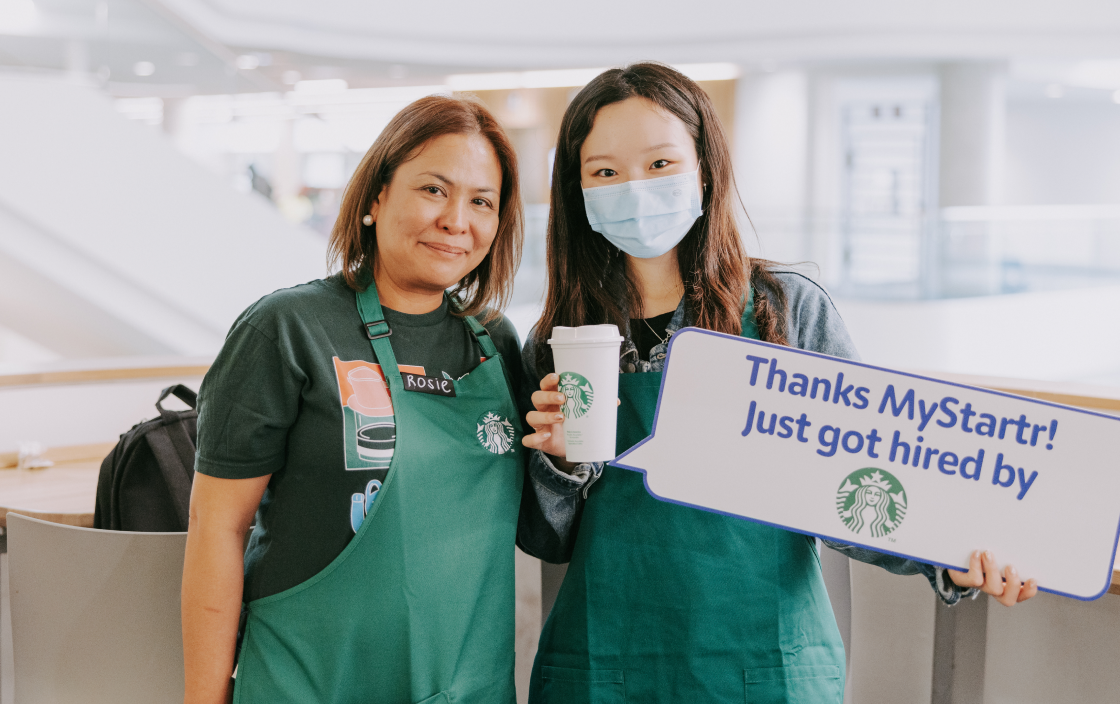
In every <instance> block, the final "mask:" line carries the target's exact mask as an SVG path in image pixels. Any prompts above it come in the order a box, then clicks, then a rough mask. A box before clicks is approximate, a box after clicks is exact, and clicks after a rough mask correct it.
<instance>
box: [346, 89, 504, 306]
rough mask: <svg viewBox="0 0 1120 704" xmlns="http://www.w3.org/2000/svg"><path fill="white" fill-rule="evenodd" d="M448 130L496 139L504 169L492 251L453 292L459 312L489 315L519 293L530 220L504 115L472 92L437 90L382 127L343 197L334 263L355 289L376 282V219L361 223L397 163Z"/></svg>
mask: <svg viewBox="0 0 1120 704" xmlns="http://www.w3.org/2000/svg"><path fill="white" fill-rule="evenodd" d="M445 134H479V135H482V136H483V137H485V138H486V139H487V140H489V142H490V144H491V146H493V147H494V153H495V154H496V155H497V157H498V163H499V164H500V165H501V168H502V190H501V194H500V196H499V202H498V232H497V234H496V235H495V236H494V242H493V243H492V244H491V245H490V251H489V252H488V253H487V255H486V257H485V258H484V259H483V260H482V262H481V263H479V265H478V266H477V267H475V268H474V270H472V271H471V272H469V273H468V274H467V275H466V276H464V277H463V278H462V279H461V280H460V281H459V283H458V284H456V285H455V287H454V288H453V289H452V290H451V293H452V295H454V296H458V297H460V298H461V300H462V306H461V308H460V310H458V311H454V307H452V309H453V311H454V312H456V313H457V314H459V315H477V314H478V313H479V312H480V311H482V310H483V308H489V313H488V314H487V316H486V317H487V318H489V317H493V316H494V315H496V314H497V311H499V310H501V309H502V308H504V307H505V305H506V304H507V303H508V302H509V298H510V294H511V293H512V292H513V275H514V274H515V273H516V272H517V266H518V264H520V263H521V243H522V239H523V237H524V231H523V227H522V223H523V220H524V214H523V206H522V204H521V186H520V182H519V180H518V175H517V156H516V154H515V153H514V150H513V145H512V144H510V141H509V137H507V136H506V133H505V130H503V129H502V127H501V125H499V124H498V121H497V120H496V119H495V118H494V116H493V115H491V114H490V111H488V110H487V109H486V108H485V107H483V106H482V104H481V103H479V102H478V101H477V100H474V99H473V98H468V97H464V98H451V97H448V96H443V95H430V96H428V97H426V98H421V99H419V100H417V101H416V102H414V103H412V104H410V105H408V106H407V107H405V108H404V109H403V110H401V111H400V112H398V113H397V114H396V116H395V117H393V119H392V120H390V122H389V124H388V125H387V126H386V127H385V129H384V130H382V131H381V134H380V135H378V137H377V139H376V141H374V143H373V146H371V147H370V148H369V151H367V152H366V155H365V156H364V157H362V162H361V163H360V164H359V165H358V168H357V170H356V171H355V172H354V175H353V176H352V177H351V178H350V183H349V184H347V186H346V192H345V194H344V195H343V196H342V205H341V208H340V209H339V214H338V220H337V221H336V222H335V224H334V229H333V230H332V231H331V239H330V244H329V247H328V250H327V261H328V264H329V265H330V266H331V267H333V266H334V265H335V264H341V270H342V272H341V273H342V276H343V278H344V279H345V280H346V284H347V285H348V286H349V287H350V288H352V289H354V290H355V291H358V290H362V289H363V288H365V286H366V283H367V282H368V281H371V280H372V275H373V268H372V265H373V260H374V257H375V256H376V254H377V223H374V224H372V225H364V224H362V218H363V217H364V216H365V215H366V214H368V213H369V211H370V208H371V207H373V202H374V201H375V200H376V199H377V197H378V196H379V195H380V194H381V189H382V188H383V187H384V186H387V185H389V183H390V182H391V181H392V180H393V174H394V173H396V170H397V168H398V167H399V166H400V165H401V164H403V163H404V162H406V161H408V160H409V159H411V158H413V157H414V156H416V155H417V154H418V153H419V152H420V150H421V149H423V147H424V145H426V144H427V143H428V142H429V141H431V140H432V139H435V138H436V137H442V136H443V135H445Z"/></svg>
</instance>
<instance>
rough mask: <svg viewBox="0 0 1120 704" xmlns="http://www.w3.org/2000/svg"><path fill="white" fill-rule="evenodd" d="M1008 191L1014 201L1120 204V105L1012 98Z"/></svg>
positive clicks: (1026, 203) (1008, 147)
mask: <svg viewBox="0 0 1120 704" xmlns="http://www.w3.org/2000/svg"><path fill="white" fill-rule="evenodd" d="M1004 192H1005V201H1006V202H1007V203H1008V204H1010V205H1052V204H1085V203H1091V204H1102V203H1120V105H1117V104H1115V103H1111V102H1105V101H1104V100H1101V101H1099V102H1090V101H1088V100H1071V99H1056V100H1047V101H1045V102H1043V101H1037V100H1036V101H1026V100H1022V101H1012V102H1010V103H1009V104H1008V106H1007V176H1006V182H1005V189H1004Z"/></svg>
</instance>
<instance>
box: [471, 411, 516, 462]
mask: <svg viewBox="0 0 1120 704" xmlns="http://www.w3.org/2000/svg"><path fill="white" fill-rule="evenodd" d="M475 435H476V436H477V437H478V441H479V442H480V443H482V446H483V447H485V448H486V449H487V450H489V451H490V452H493V453H494V454H495V455H504V454H505V453H507V452H512V451H513V439H514V431H513V424H512V423H510V422H509V420H507V419H505V418H503V417H502V416H500V415H498V414H497V413H494V412H493V411H490V412H487V413H483V414H482V415H481V416H479V417H478V430H477V431H476V433H475Z"/></svg>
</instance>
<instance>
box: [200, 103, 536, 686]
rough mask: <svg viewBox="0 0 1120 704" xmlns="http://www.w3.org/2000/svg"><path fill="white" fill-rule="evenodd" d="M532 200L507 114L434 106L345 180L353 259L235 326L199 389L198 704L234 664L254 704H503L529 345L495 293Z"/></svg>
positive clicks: (272, 297)
mask: <svg viewBox="0 0 1120 704" xmlns="http://www.w3.org/2000/svg"><path fill="white" fill-rule="evenodd" d="M521 207H522V206H521V200H520V194H519V192H518V176H517V163H516V160H515V157H514V152H513V148H512V147H511V145H510V143H509V140H508V139H507V137H506V135H505V133H504V132H503V130H502V128H501V127H500V126H499V125H498V123H497V121H496V120H495V119H494V118H493V116H492V115H491V114H490V113H489V112H487V111H486V109H485V108H483V107H482V106H481V105H480V104H477V103H475V102H472V101H469V100H459V99H454V98H447V97H438V96H433V97H429V98H424V99H421V100H419V101H417V102H415V103H413V104H412V105H409V106H408V107H406V108H405V109H404V110H402V111H401V112H400V113H399V114H398V115H397V116H396V117H394V118H393V120H392V121H391V122H390V123H389V125H388V126H387V127H386V128H385V130H384V131H383V132H382V133H381V135H380V136H379V137H378V138H377V141H376V142H374V144H373V146H372V147H370V150H369V152H367V154H366V156H365V158H364V159H363V160H362V163H361V164H360V165H359V166H358V169H357V171H356V172H355V174H354V176H353V178H352V179H351V181H350V184H349V186H348V187H347V190H346V195H345V196H344V197H343V201H342V208H341V213H340V215H339V218H338V221H337V224H336V225H335V229H334V232H333V234H332V236H331V242H330V252H331V254H332V255H333V257H334V258H335V260H336V261H338V262H340V263H341V265H342V266H341V272H340V273H339V274H336V275H334V276H330V277H327V278H326V279H322V280H318V281H312V282H310V283H308V284H304V285H302V286H296V287H294V288H290V289H285V290H282V291H277V292H275V293H272V294H269V295H268V296H265V297H264V298H262V299H261V300H260V301H258V302H257V303H255V304H253V305H252V306H251V307H250V308H249V309H248V310H246V311H245V312H244V313H243V314H242V315H241V317H240V318H239V319H238V320H237V322H236V323H235V324H234V326H233V328H232V329H231V330H230V332H229V335H228V336H227V338H226V342H225V345H224V347H223V348H222V351H221V353H220V354H219V355H218V358H217V360H215V362H214V365H213V367H212V368H211V369H210V372H209V373H208V374H207V375H206V379H205V380H204V382H203V384H202V390H201V393H200V395H199V418H198V459H197V465H196V469H197V473H196V474H195V479H194V489H193V493H192V496H191V506H190V528H189V533H188V536H187V554H186V563H185V568H184V572H183V641H184V643H183V645H184V659H185V665H186V668H185V669H186V700H185V701H186V702H188V703H194V702H209V703H217V702H224V701H226V700H227V698H228V697H229V696H230V695H231V692H230V688H231V687H230V674H231V673H232V672H234V667H235V665H236V667H237V670H236V690H235V692H234V693H233V696H234V700H235V701H237V702H242V703H245V704H248V703H250V702H261V703H265V704H277V703H279V702H292V703H293V704H294V703H299V704H304V703H306V702H394V703H396V702H429V703H431V704H437V703H441V702H442V703H444V704H446V703H448V702H452V701H454V702H477V703H478V704H483V703H485V704H490V703H491V702H502V703H505V704H512V703H513V701H514V690H513V652H514V641H513V639H514V598H513V594H514V592H513V584H514V582H513V550H512V548H513V541H514V534H515V531H516V526H517V514H518V508H519V505H520V500H521V487H522V482H523V476H524V455H525V450H524V449H523V448H520V447H519V445H520V443H519V442H518V439H517V435H518V434H519V432H520V423H519V422H518V418H517V413H518V410H517V408H516V406H515V401H514V399H515V394H516V391H517V385H518V383H519V382H518V380H519V378H520V367H521V361H520V353H519V350H518V341H517V335H516V333H515V332H514V330H513V328H512V326H511V325H510V324H509V322H508V321H506V320H505V319H504V318H502V317H501V316H500V315H497V314H490V313H488V312H487V309H488V308H490V307H498V306H500V305H501V304H502V303H503V302H504V301H505V300H506V298H507V297H508V294H509V292H510V290H511V288H512V284H513V273H514V271H515V270H516V268H517V263H518V259H519V257H520V252H521V237H522V231H521V212H522V211H521ZM475 316H478V319H476V317H475ZM480 321H481V322H480ZM480 359H484V361H480ZM254 514H255V518H254ZM250 525H254V528H253V532H252V535H251V537H250V538H249V543H248V548H247V549H246V550H244V551H243V547H244V538H245V534H246V530H247V529H248V528H249V526H250ZM243 552H244V558H243ZM243 601H244V603H245V612H244V613H245V618H244V620H243V634H244V635H243V637H242V641H241V649H240V657H239V658H236V659H235V642H236V640H237V634H238V616H239V614H241V613H242V602H243Z"/></svg>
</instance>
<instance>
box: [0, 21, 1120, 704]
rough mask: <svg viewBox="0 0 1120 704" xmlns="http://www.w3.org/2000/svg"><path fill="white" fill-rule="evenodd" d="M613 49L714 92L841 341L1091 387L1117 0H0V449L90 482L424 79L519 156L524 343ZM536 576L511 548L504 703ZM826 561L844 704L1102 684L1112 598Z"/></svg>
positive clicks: (540, 607)
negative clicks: (579, 111)
mask: <svg viewBox="0 0 1120 704" xmlns="http://www.w3.org/2000/svg"><path fill="white" fill-rule="evenodd" d="M642 59H655V60H659V61H663V62H666V63H669V64H672V65H674V66H676V67H678V68H679V69H680V70H681V71H683V72H685V73H686V74H688V75H690V76H692V77H693V78H694V79H695V80H697V81H699V82H700V84H701V85H702V86H703V87H704V88H705V90H707V91H708V93H709V94H710V95H711V97H712V99H713V101H714V103H715V105H716V108H717V111H718V113H719V116H720V118H721V120H722V121H723V122H724V125H725V126H726V128H727V131H728V133H729V134H730V135H731V138H732V140H733V149H734V167H735V172H736V177H737V183H738V187H739V190H740V195H741V197H742V200H743V202H744V204H745V206H746V209H747V212H748V213H749V216H750V217H749V220H748V219H747V218H746V217H744V218H743V233H744V238H745V241H746V244H747V246H748V248H749V250H750V251H751V253H752V254H753V255H755V256H761V257H765V258H767V259H771V260H776V261H780V262H786V263H789V264H793V265H796V266H797V267H798V269H799V270H800V271H802V272H803V273H805V274H806V275H807V276H810V277H812V278H813V279H815V280H817V281H819V282H820V283H822V284H823V285H825V286H826V287H827V288H828V289H829V291H830V292H831V294H832V296H833V298H834V300H835V302H836V305H837V307H838V308H839V310H840V312H841V314H842V315H843V317H844V319H845V321H846V322H847V324H848V327H849V329H850V331H851V334H852V337H853V339H854V340H855V342H856V345H857V347H858V348H859V349H860V351H861V353H862V355H863V358H864V359H865V361H868V362H871V363H876V364H882V365H888V366H892V367H897V368H903V369H910V370H917V371H922V372H929V373H933V374H936V375H940V376H943V377H949V378H958V379H964V380H967V381H969V382H970V383H977V384H983V385H988V386H996V387H998V388H1012V389H1020V390H1021V389H1026V388H1028V387H1029V388H1030V389H1038V388H1046V389H1049V390H1050V392H1051V396H1049V397H1048V398H1051V399H1058V400H1062V399H1066V400H1069V399H1074V398H1079V399H1081V401H1078V403H1081V404H1082V405H1085V404H1086V403H1087V401H1086V399H1089V401H1092V403H1090V404H1089V405H1093V404H1095V405H1094V406H1093V407H1096V408H1112V409H1114V410H1113V411H1112V412H1116V411H1115V408H1117V407H1120V406H1118V405H1117V404H1120V354H1118V352H1120V3H1117V2H1115V0H1063V1H1062V2H1058V1H1057V0H939V1H938V2H928V1H927V2H921V1H917V0H847V1H846V2H834V1H829V0H784V1H783V2H760V1H758V0H693V1H692V2H689V3H680V2H676V3H671V2H667V1H666V0H610V1H607V2H604V1H603V0H597V1H592V0H567V2H564V3H528V2H523V1H518V0H490V1H489V2H486V3H475V4H467V3H462V2H452V1H451V0H428V2H425V3H388V2H384V1H383V0H367V1H365V2H357V1H355V0H317V1H316V2H310V1H309V0H267V1H266V0H0V387H3V388H0V391H2V392H3V394H2V395H0V460H3V459H4V457H5V455H4V453H7V455H10V456H9V457H8V459H10V460H11V462H10V464H12V465H15V463H16V457H17V450H19V449H20V448H23V447H25V446H26V447H30V448H32V449H30V450H27V451H26V453H25V454H27V455H28V456H33V455H35V454H36V453H37V452H38V449H36V448H39V445H38V444H36V443H41V444H42V445H43V446H46V447H48V448H57V447H63V448H65V447H69V446H77V445H79V444H82V443H85V447H86V448H87V449H88V454H89V462H90V467H91V470H90V471H91V473H90V476H93V474H92V472H93V470H94V469H95V468H96V463H97V462H99V461H100V457H103V456H104V455H105V453H106V452H107V451H108V450H107V448H108V447H111V443H112V442H114V441H115V438H116V437H117V435H118V434H119V433H121V432H123V431H124V430H126V429H127V428H128V427H129V426H130V425H132V423H134V422H136V421H137V420H139V419H140V418H141V417H143V416H144V415H147V416H151V415H152V414H153V409H152V407H151V404H152V402H153V401H154V400H155V397H156V395H157V394H158V391H159V389H160V388H162V387H163V386H166V385H167V384H168V383H173V382H174V381H184V382H186V383H188V384H190V385H191V386H192V387H195V388H197V384H198V382H199V380H200V378H201V375H202V374H203V373H204V371H205V369H206V367H207V365H208V364H209V362H210V361H211V360H212V358H213V355H214V354H215V353H216V352H217V350H218V349H219V347H220V346H221V344H222V340H223V337H224V335H225V333H226V331H227V329H228V328H229V326H230V325H231V323H232V322H233V320H234V319H235V317H236V316H237V315H238V314H239V313H240V312H241V311H242V310H243V309H244V308H245V307H247V306H248V305H250V304H251V303H252V302H253V301H255V300H257V299H258V298H260V297H261V296H263V295H265V294H267V293H269V292H271V291H273V290H276V289H278V288H283V287H287V286H292V285H295V284H299V283H302V282H305V281H308V280H311V279H315V278H319V277H321V276H323V275H325V274H326V273H327V269H326V261H325V249H326V242H327V237H328V234H329V232H330V229H331V226H332V224H333V222H334V220H335V218H336V216H337V209H338V204H339V200H340V196H341V194H342V191H343V189H344V187H345V185H346V183H347V180H348V179H349V177H350V174H351V173H352V171H353V170H354V168H355V167H356V166H357V164H358V162H359V160H360V159H361V157H362V155H363V154H364V153H365V151H366V150H367V149H368V148H369V146H370V144H371V143H372V142H373V140H374V139H375V138H376V137H377V135H378V133H379V132H380V131H381V129H382V128H383V127H384V125H385V124H386V123H387V122H388V121H389V119H390V118H391V117H392V115H393V114H395V113H396V112H397V111H398V110H399V109H400V108H401V107H403V106H404V105H406V104H408V103H409V102H411V101H412V100H415V99H416V98H419V97H421V96H424V95H429V94H432V93H456V92H470V93H474V94H475V95H477V96H478V97H479V98H480V99H481V100H482V101H484V102H485V103H486V104H487V105H488V106H489V107H490V108H491V109H492V110H493V111H494V113H495V114H496V115H497V116H498V118H499V119H500V120H501V121H502V122H503V124H504V125H505V127H506V128H507V129H508V130H509V133H510V135H511V136H512V139H513V141H514V144H515V146H516V148H517V150H518V154H519V158H520V162H521V167H522V174H523V177H524V184H523V193H524V196H525V205H526V209H527V213H528V232H527V237H526V242H525V251H524V256H523V259H522V266H521V270H520V272H519V274H518V281H517V287H516V292H515V296H514V300H513V302H512V305H511V307H510V308H509V310H508V311H507V315H508V316H509V317H510V318H511V319H512V320H513V321H514V323H515V325H516V326H517V327H518V329H519V331H520V333H521V336H522V338H524V336H525V335H526V334H527V333H528V331H529V328H530V326H531V325H532V324H533V323H534V322H535V320H536V318H537V314H538V311H539V308H540V301H541V295H542V292H543V286H544V280H545V277H544V257H543V255H544V229H545V223H546V220H547V214H548V204H547V203H548V188H549V178H550V168H551V162H552V155H553V147H554V144H555V139H556V133H557V129H558V126H559V121H560V118H561V116H562V114H563V111H564V109H565V107H566V106H567V104H568V102H569V100H570V99H571V98H572V96H573V95H574V93H575V92H576V91H578V90H579V88H580V87H581V86H582V85H584V84H585V83H586V82H587V81H588V80H589V79H590V78H591V77H593V76H594V75H596V74H597V73H598V72H599V71H601V70H602V69H603V68H606V67H610V66H618V65H622V64H625V63H627V62H632V61H637V60H642ZM954 375H957V376H956V377H954ZM959 375H972V376H967V377H961V376H959ZM995 377H999V379H995ZM1009 378H1010V379H1019V380H1029V384H1028V385H1018V386H1017V385H1015V384H1012V383H1011V382H1010V381H1009ZM1048 384H1049V386H1047V385H1048ZM1054 394H1057V395H1054ZM1090 397H1091V398H1090ZM1102 399H1104V400H1102ZM1069 402H1071V403H1073V402H1075V401H1069ZM29 443H30V444H29ZM48 456H49V453H48ZM61 456H62V455H58V456H57V457H61ZM57 457H56V459H57ZM20 461H22V460H20ZM0 466H3V463H2V462H0ZM1106 470H1107V471H1110V470H1109V468H1108V467H1106V466H1105V465H1103V464H1102V471H1106ZM826 568H827V565H826ZM827 569H831V568H827ZM827 569H826V572H827ZM550 574H551V576H550ZM561 576H562V573H549V572H548V569H547V568H546V569H545V574H544V576H543V581H542V576H541V570H540V569H539V567H538V566H537V565H536V564H535V562H534V561H532V560H531V559H530V558H527V557H525V556H524V555H520V554H519V557H518V580H519V581H518V584H519V587H518V590H519V591H518V593H519V597H518V598H519V607H518V608H519V611H518V614H519V615H518V624H519V626H518V628H519V636H518V637H519V645H518V683H519V687H520V689H521V692H522V695H524V686H525V684H526V683H527V676H528V669H527V667H528V663H531V661H532V653H533V652H534V650H535V643H536V634H537V633H538V632H539V629H540V623H541V621H540V618H541V617H543V616H545V615H547V613H548V609H549V607H550V604H551V598H552V596H554V594H555V585H556V584H558V583H559V579H560V577H561ZM826 579H831V580H832V581H830V582H829V584H830V586H829V589H830V594H831V596H832V599H833V603H834V608H835V609H836V613H837V619H838V623H839V624H840V628H841V632H842V633H843V635H844V638H845V641H846V643H848V645H849V649H848V654H849V658H851V661H852V662H853V663H857V664H858V666H857V665H856V664H853V665H852V667H851V672H852V673H853V677H852V678H851V679H849V692H848V697H847V701H849V702H851V701H858V702H863V703H869V702H884V703H887V702H890V703H893V702H917V701H934V702H950V701H952V702H980V701H985V702H1012V701H1015V702H1024V701H1030V702H1055V701H1070V702H1074V701H1115V700H1116V692H1117V691H1120V672H1118V671H1117V670H1116V668H1115V667H1114V665H1113V664H1112V660H1114V657H1113V656H1112V655H1110V653H1115V645H1114V643H1115V634H1116V629H1117V628H1120V599H1117V598H1116V597H1104V598H1103V599H1101V600H1100V601H1098V602H1094V603H1093V604H1089V605H1086V604H1081V603H1079V602H1074V601H1072V600H1069V599H1061V598H1059V597H1050V596H1049V595H1047V596H1046V597H1045V598H1043V597H1040V598H1039V599H1038V600H1036V601H1035V602H1033V603H1035V604H1037V605H1036V606H1029V605H1028V606H1026V607H1019V608H1018V609H1017V610H1016V611H1015V612H1005V611H1003V610H994V611H993V612H992V614H991V616H990V618H989V616H988V615H987V611H986V610H981V609H982V607H983V608H984V609H986V606H985V605H986V603H987V602H986V601H985V600H979V601H977V602H970V603H973V604H975V606H969V605H967V604H966V605H962V606H959V607H954V609H955V610H953V611H948V612H947V611H946V610H945V609H940V610H936V611H935V609H934V604H933V597H932V596H931V594H930V592H929V588H928V585H926V584H925V583H924V582H923V581H922V580H921V579H920V578H911V579H908V580H902V579H897V578H894V577H892V576H890V575H886V574H885V573H881V572H880V571H876V570H874V569H865V568H864V567H863V566H862V565H854V566H853V567H852V569H851V574H850V577H849V574H848V572H847V567H843V571H841V572H838V573H836V574H835V575H833V576H832V577H829V576H828V575H826ZM915 580H917V581H915ZM542 584H543V591H542ZM550 584H551V585H552V586H549V585H550ZM844 585H847V587H845V586H844ZM848 588H850V593H848V592H845V589H848ZM550 590H551V591H550ZM1110 599H1111V600H1113V601H1110ZM969 609H974V611H975V612H971V611H969ZM0 611H2V609H0ZM946 613H950V614H965V615H966V616H967V618H966V616H961V617H960V619H961V623H960V625H959V627H958V626H957V625H954V624H955V623H956V622H955V621H952V620H951V619H950V620H949V621H946V620H944V619H945V618H947V617H946V616H945V614H946ZM1009 613H1011V614H1013V615H1012V616H1008V615H1007V614H1009ZM527 614H528V615H527ZM935 614H936V616H935ZM968 614H972V616H968ZM5 618H6V616H3V617H0V622H4V620H5ZM952 618H957V617H956V616H953V617H952ZM6 628H7V626H2V625H0V644H2V645H3V646H4V648H8V652H10V647H9V646H8V645H7V643H8V642H9V641H7V640H6V639H7V638H10V636H9V635H7V631H6ZM970 629H971V630H970ZM954 634H956V635H954ZM954 639H956V640H955V641H954ZM935 642H936V643H937V644H938V645H937V648H936V649H935V647H934V644H935ZM954 642H956V643H957V644H956V645H955V646H953V645H952V644H953V643H954ZM946 644H948V645H946ZM969 644H971V645H969ZM950 646H952V647H950ZM954 647H955V648H956V649H955V650H954ZM0 650H3V648H0ZM954 653H955V654H954ZM7 663H8V661H7V660H4V661H3V662H0V672H3V673H4V675H3V677H2V678H0V679H2V680H3V685H2V686H0V700H2V701H5V702H7V701H10V696H11V681H12V680H11V677H10V676H9V674H7V673H9V672H10V669H8V668H10V665H9V664H7ZM985 668H986V669H985ZM946 678H948V679H946ZM962 678H963V679H962ZM969 678H971V679H969ZM952 681H957V682H958V684H957V687H956V689H955V690H954V691H955V692H956V694H951V693H948V692H949V690H950V689H952V688H951V687H949V685H948V684H946V683H951V682H952ZM853 683H854V684H853ZM966 685H967V686H966ZM947 687H948V689H947ZM931 697H932V699H931ZM522 699H523V696H522Z"/></svg>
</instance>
